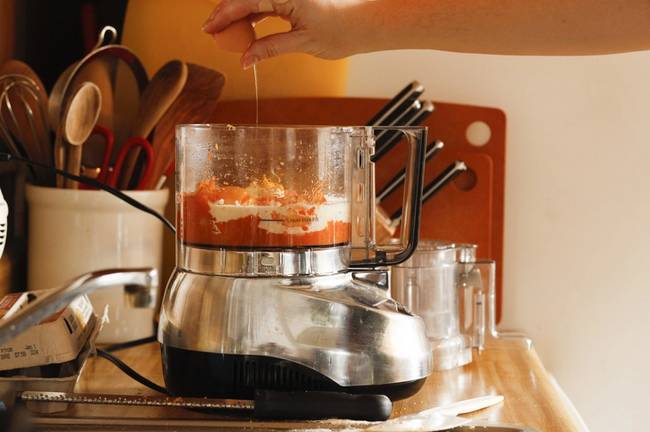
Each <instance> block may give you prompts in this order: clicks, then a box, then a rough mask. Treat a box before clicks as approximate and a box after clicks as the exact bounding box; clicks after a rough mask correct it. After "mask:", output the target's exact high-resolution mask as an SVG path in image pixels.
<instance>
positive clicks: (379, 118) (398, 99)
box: [366, 81, 424, 126]
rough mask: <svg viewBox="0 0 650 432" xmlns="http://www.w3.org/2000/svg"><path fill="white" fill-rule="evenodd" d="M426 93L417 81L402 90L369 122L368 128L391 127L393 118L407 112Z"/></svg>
mask: <svg viewBox="0 0 650 432" xmlns="http://www.w3.org/2000/svg"><path fill="white" fill-rule="evenodd" d="M422 93H424V86H423V85H422V84H420V83H419V82H417V81H413V82H411V83H409V84H408V85H407V86H406V87H404V88H403V89H402V90H400V92H399V93H397V94H396V95H395V97H393V98H392V99H391V100H390V101H388V103H386V105H384V106H383V107H382V108H381V109H380V110H379V111H378V112H377V114H375V115H374V116H373V117H372V118H371V119H370V120H369V121H368V123H366V126H379V125H390V124H391V122H390V120H391V118H394V117H396V116H398V115H399V113H400V112H403V111H404V110H406V109H407V108H408V107H409V106H410V105H411V104H412V103H413V101H415V100H417V99H418V98H419V97H420V96H421V95H422Z"/></svg>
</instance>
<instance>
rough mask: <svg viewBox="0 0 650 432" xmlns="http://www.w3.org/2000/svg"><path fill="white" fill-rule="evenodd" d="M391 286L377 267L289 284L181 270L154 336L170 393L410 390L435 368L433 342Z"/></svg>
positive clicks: (279, 279)
mask: <svg viewBox="0 0 650 432" xmlns="http://www.w3.org/2000/svg"><path fill="white" fill-rule="evenodd" d="M387 281H388V278H387V274H386V272H383V271H378V270H373V271H369V272H343V273H338V274H333V275H329V276H315V277H314V276H310V277H287V278H283V277H222V276H215V275H206V274H198V273H190V272H187V271H183V270H179V269H177V270H176V271H175V273H174V275H173V276H172V278H171V279H170V282H169V284H168V287H167V291H166V294H165V299H164V301H163V305H162V310H161V318H160V326H159V333H158V339H159V341H160V342H161V344H162V350H163V363H164V372H165V381H166V384H167V387H168V388H169V389H170V390H171V391H172V393H173V394H176V395H183V396H190V395H192V396H211V397H249V396H250V394H252V392H253V391H254V390H255V389H256V388H267V389H269V388H270V389H283V390H298V389H300V390H340V389H341V388H343V389H344V390H345V391H349V392H356V391H359V392H366V391H371V392H374V393H377V392H378V387H377V386H381V387H382V389H381V392H382V393H386V394H389V395H391V394H392V395H393V396H394V397H399V396H400V395H401V394H404V395H406V394H407V393H412V392H413V391H414V390H417V388H419V386H418V383H420V384H421V382H423V380H424V378H425V377H426V376H427V375H428V374H429V373H430V371H431V350H430V345H429V341H428V340H427V339H426V336H425V332H424V324H423V322H422V320H421V319H420V318H419V317H417V316H414V315H412V314H410V313H409V312H408V311H406V310H405V309H404V308H403V307H402V306H401V305H399V304H398V303H396V302H395V301H394V300H392V299H391V298H390V297H389V296H388V295H387V289H386V288H387ZM391 390H393V391H391Z"/></svg>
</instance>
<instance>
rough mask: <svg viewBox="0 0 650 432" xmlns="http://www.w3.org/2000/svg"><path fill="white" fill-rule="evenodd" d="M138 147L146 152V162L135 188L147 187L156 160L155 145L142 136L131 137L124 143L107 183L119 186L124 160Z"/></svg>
mask: <svg viewBox="0 0 650 432" xmlns="http://www.w3.org/2000/svg"><path fill="white" fill-rule="evenodd" d="M138 147H139V148H140V150H141V152H142V153H144V156H145V162H144V165H143V167H142V172H141V174H140V179H139V180H138V184H137V185H136V186H135V189H136V190H141V189H144V188H145V185H146V184H147V182H148V181H149V177H151V172H152V169H153V162H154V152H153V147H152V146H151V144H150V143H149V141H147V140H146V139H144V138H142V137H131V138H129V139H127V140H126V142H125V143H124V145H123V146H122V147H121V148H120V151H119V152H118V153H117V159H115V166H114V167H113V171H112V172H111V173H110V175H109V176H108V178H107V179H106V184H108V185H109V186H112V187H117V182H118V179H119V178H120V176H121V175H122V168H123V166H124V160H125V159H126V157H127V156H128V155H129V154H130V153H131V152H132V151H134V150H135V149H136V148H138Z"/></svg>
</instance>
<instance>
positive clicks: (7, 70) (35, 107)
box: [0, 60, 52, 164]
mask: <svg viewBox="0 0 650 432" xmlns="http://www.w3.org/2000/svg"><path fill="white" fill-rule="evenodd" d="M2 75H21V76H24V77H26V78H29V79H30V80H31V81H33V82H34V84H35V85H36V88H37V91H36V96H37V97H38V103H37V102H36V100H35V99H34V98H33V97H32V96H30V95H29V94H27V90H23V89H18V88H14V89H13V90H11V91H10V93H9V94H10V97H9V102H10V103H11V106H12V109H13V112H14V115H15V116H16V120H17V122H18V125H17V126H18V128H19V130H14V128H11V129H12V130H11V133H12V134H13V135H14V136H16V137H20V138H21V141H22V143H23V145H24V146H25V147H27V149H28V150H29V153H30V154H31V155H33V157H34V159H36V161H37V162H41V163H46V164H50V163H51V161H52V145H51V142H50V136H49V126H48V120H47V103H48V98H47V93H46V92H45V86H44V85H43V82H42V81H41V79H40V78H39V77H38V75H37V74H36V72H34V70H33V69H32V68H30V67H29V66H28V65H27V64H25V63H23V62H21V61H19V60H8V61H6V62H4V63H3V64H2V65H0V76H2ZM21 96H22V98H21ZM23 99H24V100H25V102H26V103H27V106H25V103H23ZM27 108H29V109H31V111H32V113H33V121H34V123H33V124H34V131H35V134H34V133H32V129H31V125H30V121H29V114H28V111H27ZM41 113H42V114H43V116H41ZM10 126H13V124H11V123H10Z"/></svg>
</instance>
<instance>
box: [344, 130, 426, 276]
mask: <svg viewBox="0 0 650 432" xmlns="http://www.w3.org/2000/svg"><path fill="white" fill-rule="evenodd" d="M375 129H379V128H375ZM382 129H388V128H382ZM392 129H395V130H397V131H399V132H401V133H402V134H404V135H405V136H406V137H407V138H408V139H409V157H408V161H407V165H406V173H405V174H406V178H405V181H404V198H403V201H402V213H403V216H402V232H401V238H400V240H401V242H400V245H401V249H396V248H395V247H392V246H391V247H388V248H381V247H379V246H377V247H375V248H374V252H375V256H374V257H371V258H366V259H361V260H354V261H352V262H351V263H350V265H349V267H350V268H352V269H367V268H374V267H382V266H393V265H397V264H401V263H403V262H404V261H406V260H407V259H409V258H410V257H411V255H413V252H415V249H416V248H417V246H418V240H419V237H420V210H421V209H422V189H423V184H424V165H425V163H426V158H425V152H426V146H427V128H423V127H395V128H392ZM373 194H374V192H373ZM370 199H371V200H372V205H371V208H372V211H375V197H374V195H373V196H372V197H370ZM373 240H374V237H373Z"/></svg>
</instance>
